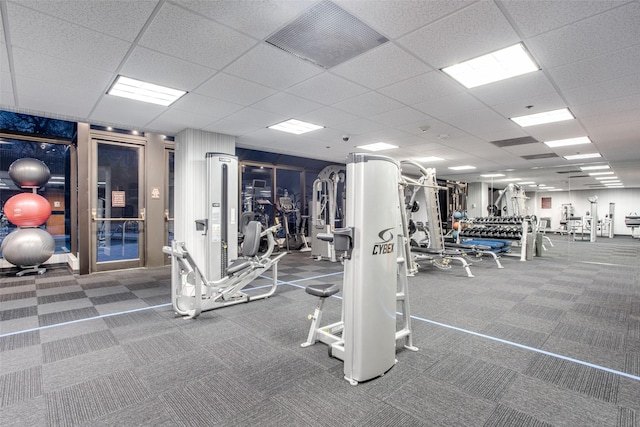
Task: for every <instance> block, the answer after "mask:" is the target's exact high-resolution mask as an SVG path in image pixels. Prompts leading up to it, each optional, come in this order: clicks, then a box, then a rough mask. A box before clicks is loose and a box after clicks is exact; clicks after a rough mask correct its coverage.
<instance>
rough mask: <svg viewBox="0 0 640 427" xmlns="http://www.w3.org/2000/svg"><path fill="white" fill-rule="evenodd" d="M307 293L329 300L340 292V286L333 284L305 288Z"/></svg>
mask: <svg viewBox="0 0 640 427" xmlns="http://www.w3.org/2000/svg"><path fill="white" fill-rule="evenodd" d="M305 292H306V293H308V294H309V295H313V296H316V297H320V298H327V297H330V296H331V295H335V294H337V293H338V292H340V285H336V284H331V283H323V284H319V285H309V286H307V287H306V288H305Z"/></svg>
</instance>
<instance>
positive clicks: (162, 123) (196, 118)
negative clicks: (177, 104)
mask: <svg viewBox="0 0 640 427" xmlns="http://www.w3.org/2000/svg"><path fill="white" fill-rule="evenodd" d="M212 121H213V120H212V118H211V116H210V115H209V114H203V113H194V112H192V111H184V110H178V109H176V108H172V109H170V110H168V111H166V112H164V113H162V114H161V115H160V116H159V117H157V118H155V119H153V120H152V121H150V122H149V123H147V124H146V125H145V127H146V128H148V129H156V130H158V131H162V132H164V133H166V134H167V135H176V134H178V133H180V132H181V131H183V130H184V129H202V128H204V127H205V126H207V125H208V124H209V123H211V122H212Z"/></svg>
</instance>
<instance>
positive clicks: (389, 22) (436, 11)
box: [334, 0, 473, 37]
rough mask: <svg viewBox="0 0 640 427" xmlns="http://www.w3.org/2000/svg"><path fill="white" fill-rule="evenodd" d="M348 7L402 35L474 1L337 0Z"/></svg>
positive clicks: (378, 26)
mask: <svg viewBox="0 0 640 427" xmlns="http://www.w3.org/2000/svg"><path fill="white" fill-rule="evenodd" d="M334 3H337V4H338V5H340V6H341V7H342V8H344V9H345V10H348V11H350V12H351V13H352V14H354V15H355V16H358V17H359V18H360V19H361V20H362V21H364V22H365V23H367V24H368V25H370V26H371V27H373V28H375V29H376V30H378V31H380V32H382V33H383V34H384V35H386V36H388V37H399V36H401V35H403V34H406V33H408V32H411V31H413V30H415V29H418V28H421V27H423V26H424V25H426V24H430V23H432V22H435V21H436V20H438V19H440V18H442V17H444V16H447V15H449V14H451V13H452V12H454V11H456V10H458V9H461V8H463V7H465V6H467V5H469V4H471V3H473V1H459V0H455V1H399V2H391V1H378V2H376V3H375V7H372V5H371V2H366V1H362V0H335V1H334Z"/></svg>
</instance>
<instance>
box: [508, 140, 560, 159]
mask: <svg viewBox="0 0 640 427" xmlns="http://www.w3.org/2000/svg"><path fill="white" fill-rule="evenodd" d="M502 149H503V150H505V151H507V152H509V153H511V154H514V155H516V156H530V155H533V154H545V153H552V152H553V150H551V149H550V148H549V147H548V146H546V145H545V144H543V143H541V142H538V143H535V144H523V145H516V146H512V147H503V148H502Z"/></svg>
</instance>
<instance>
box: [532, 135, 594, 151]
mask: <svg viewBox="0 0 640 427" xmlns="http://www.w3.org/2000/svg"><path fill="white" fill-rule="evenodd" d="M544 143H545V144H546V145H547V146H549V147H551V148H554V147H566V146H568V145H580V144H591V140H590V139H589V137H587V136H581V137H579V138H569V139H556V140H555V141H544Z"/></svg>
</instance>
